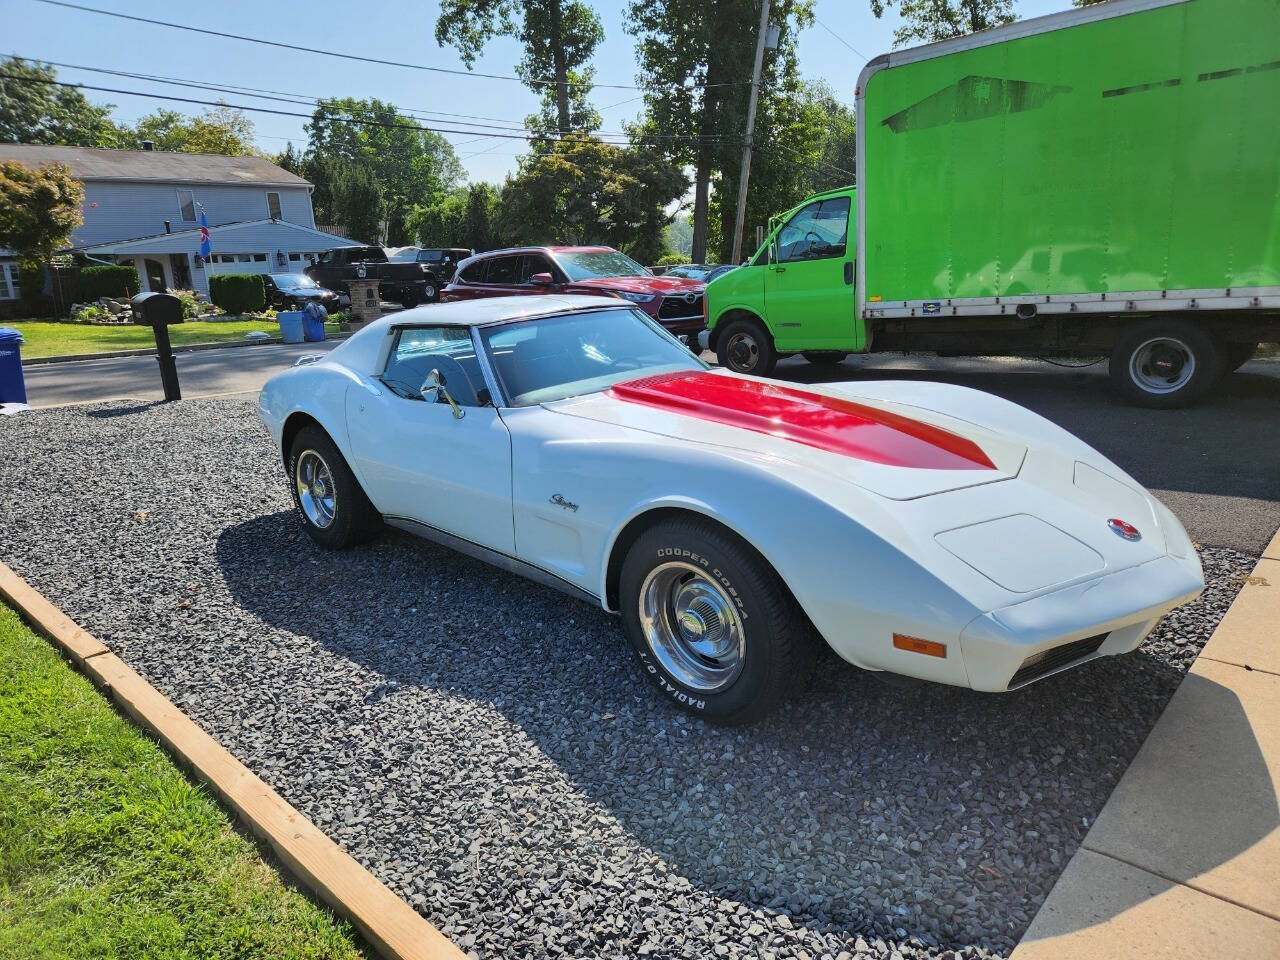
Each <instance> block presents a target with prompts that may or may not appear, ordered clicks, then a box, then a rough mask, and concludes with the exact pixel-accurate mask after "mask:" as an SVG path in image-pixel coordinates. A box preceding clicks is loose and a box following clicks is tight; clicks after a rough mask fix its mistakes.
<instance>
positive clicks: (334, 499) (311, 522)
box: [288, 424, 382, 550]
mask: <svg viewBox="0 0 1280 960" xmlns="http://www.w3.org/2000/svg"><path fill="white" fill-rule="evenodd" d="M288 466H289V475H288V476H289V491H290V493H291V494H292V495H293V506H294V509H295V510H297V511H298V516H300V517H301V518H302V526H303V528H304V529H305V530H306V531H307V535H308V536H310V537H311V539H312V540H314V541H315V542H316V543H317V544H319V545H320V546H321V547H323V548H324V549H326V550H343V549H346V548H347V547H351V546H355V545H356V544H359V543H364V542H365V541H366V540H369V539H370V538H371V537H373V536H374V534H376V533H377V532H378V528H379V527H381V526H382V518H381V517H380V516H379V515H378V512H377V510H375V509H374V507H373V504H372V503H370V502H369V498H368V497H366V496H365V493H364V490H362V489H361V488H360V483H359V481H358V480H356V478H355V474H353V473H352V472H351V468H350V467H349V466H347V461H346V459H344V458H343V456H342V453H341V452H340V451H339V450H338V447H337V445H336V444H335V443H334V442H333V441H332V440H331V439H330V438H329V435H328V434H327V433H325V432H324V430H322V429H321V428H320V427H318V426H315V425H314V424H309V425H307V426H305V427H303V428H302V429H301V430H299V431H298V434H297V436H295V437H294V438H293V443H292V445H291V446H290V448H289V462H288Z"/></svg>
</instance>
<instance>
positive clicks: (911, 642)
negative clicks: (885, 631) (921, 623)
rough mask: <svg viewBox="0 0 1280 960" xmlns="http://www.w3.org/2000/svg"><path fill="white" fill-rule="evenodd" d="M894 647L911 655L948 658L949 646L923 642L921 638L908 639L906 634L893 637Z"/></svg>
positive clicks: (896, 634)
mask: <svg viewBox="0 0 1280 960" xmlns="http://www.w3.org/2000/svg"><path fill="white" fill-rule="evenodd" d="M893 645H894V646H895V647H897V648H898V649H899V650H906V651H907V652H909V653H923V654H924V655H925V656H926V657H944V658H945V657H946V655H947V645H946V644H945V643H937V642H935V641H933V640H921V639H920V638H919V637H908V636H907V635H906V634H905V633H895V634H894V635H893Z"/></svg>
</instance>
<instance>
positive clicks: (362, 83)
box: [0, 0, 1069, 180]
mask: <svg viewBox="0 0 1280 960" xmlns="http://www.w3.org/2000/svg"><path fill="white" fill-rule="evenodd" d="M78 2H81V3H83V4H84V5H86V6H97V7H103V8H110V9H113V10H118V11H121V12H127V13H131V14H136V15H138V16H143V17H150V18H154V19H158V20H167V21H170V22H178V23H186V24H190V25H193V26H200V27H205V28H208V29H213V30H222V31H227V32H232V33H239V34H245V35H249V36H260V37H267V38H270V39H275V40H280V41H283V42H286V43H292V44H298V45H302V46H306V47H309V48H315V49H330V50H335V51H341V52H348V53H358V54H362V55H366V56H373V57H379V58H383V59H389V60H400V61H405V62H411V63H422V64H428V65H431V66H439V67H448V68H455V69H462V68H463V64H462V63H461V61H460V60H459V59H458V57H457V55H456V54H455V53H454V52H453V51H452V50H451V49H450V48H441V47H438V46H437V45H436V42H435V36H434V27H435V20H436V14H437V12H438V9H439V4H438V2H436V0H421V2H416V3H387V2H378V0H363V2H357V3H352V2H350V0H340V2H339V0H308V2H305V3H304V2H299V0H256V2H249V0H219V2H218V3H216V4H174V3H172V2H160V0H129V2H112V0H78ZM1068 3H1069V0H1021V2H1019V3H1018V9H1019V12H1020V13H1021V15H1022V16H1024V17H1027V16H1037V15H1040V14H1044V13H1051V12H1053V11H1055V10H1060V9H1064V8H1065V7H1066V6H1067V5H1068ZM592 6H593V7H594V8H595V10H596V11H597V13H598V15H599V16H600V18H601V20H602V21H603V23H604V29H605V40H604V43H602V44H601V45H600V47H599V48H598V49H597V51H596V57H595V66H596V71H597V76H596V79H597V81H598V82H599V83H602V84H635V82H636V73H637V66H636V62H635V50H634V42H633V40H632V38H631V37H630V36H629V35H628V34H626V33H625V32H624V31H623V29H622V11H623V8H624V6H625V3H624V2H623V0H596V2H594V3H593V4H592ZM816 9H817V16H818V18H819V20H820V21H821V24H817V23H815V24H814V26H812V27H811V28H809V29H808V30H806V31H804V33H803V34H802V35H801V37H800V40H799V46H798V51H799V58H800V65H801V70H802V72H803V73H804V75H805V76H806V77H810V78H821V79H824V80H826V81H827V83H829V84H830V85H831V87H832V88H833V89H835V90H836V91H837V95H838V96H841V97H842V98H843V99H846V100H849V101H852V100H853V88H854V84H855V82H856V81H857V77H858V72H859V70H861V68H862V64H863V63H864V56H875V55H876V54H878V53H883V52H884V51H886V50H888V49H889V48H890V46H891V44H892V34H893V29H894V27H895V26H896V25H897V21H896V20H894V19H891V18H889V17H886V19H884V20H877V19H875V18H874V17H873V16H872V15H871V12H870V8H869V4H868V2H867V0H818V2H817V8H816ZM355 14H363V15H365V16H366V17H368V19H369V20H370V22H371V26H369V27H367V28H363V27H361V25H360V24H358V23H356V22H355V19H354V15H355ZM0 23H3V24H4V25H5V30H4V31H3V39H2V40H0V52H2V53H5V54H18V55H20V56H25V57H29V58H34V59H41V60H50V61H56V62H61V63H71V64H81V65H84V66H90V67H100V68H107V69H115V70H129V71H135V72H141V73H149V74H153V75H163V76H166V77H176V78H181V79H186V80H196V81H199V82H207V83H221V84H231V85H237V86H250V87H257V88H262V89H271V90H278V91H285V92H289V93H299V94H303V95H306V96H311V97H318V96H353V97H378V98H380V99H383V100H389V101H391V102H393V103H395V104H397V105H399V106H401V107H405V108H417V109H423V110H437V111H449V112H452V113H464V114H475V115H479V116H483V117H486V118H495V119H497V120H500V121H507V120H509V121H512V122H513V123H514V124H518V123H519V122H520V121H521V120H522V118H523V117H525V116H526V115H527V114H529V113H531V112H532V111H533V110H534V108H535V106H536V104H537V98H536V97H535V96H534V95H533V94H532V93H531V92H529V91H528V90H527V89H525V88H524V87H523V86H522V85H521V84H519V83H516V82H512V81H505V80H492V79H486V78H480V77H451V76H447V75H443V74H433V73H427V72H423V71H418V70H408V69H404V68H397V67H389V66H381V65H375V64H364V63H356V62H352V61H346V60H340V59H337V58H334V57H321V56H315V55H311V54H307V53H302V52H292V51H286V50H276V49H272V48H268V47H263V46H260V45H258V44H251V43H245V42H242V41H237V40H229V39H222V38H218V37H208V36H201V35H198V34H192V33H187V32H184V31H177V30H173V29H170V28H167V27H161V26H153V25H148V24H140V23H131V22H126V21H122V20H117V19H114V18H109V17H104V16H100V15H97V14H92V13H84V12H80V11H76V10H68V9H64V8H60V7H51V6H47V5H45V4H42V3H37V2H35V0H0ZM822 24H825V27H824V26H823V25H822ZM827 28H830V30H828V29H827ZM833 32H834V33H835V34H838V35H839V39H837V37H836V36H833ZM842 41H843V42H842ZM846 44H847V45H848V46H846ZM850 47H853V48H856V50H857V51H859V53H854V52H853V50H851V49H850ZM519 58H520V50H519V45H518V44H517V43H516V42H515V41H513V40H509V39H497V40H494V41H493V42H491V43H490V44H489V46H488V47H487V48H486V49H485V54H484V56H483V57H482V58H481V59H480V60H479V61H477V62H476V64H475V69H476V70H477V71H481V72H487V73H500V74H510V73H511V72H512V69H513V67H514V65H515V63H516V61H517V60H518V59H519ZM59 75H60V79H63V80H70V81H73V82H78V83H88V84H94V85H97V86H107V87H117V88H123V89H130V90H146V91H153V92H158V93H168V94H172V95H176V96H190V97H194V98H197V99H218V98H219V96H220V95H218V94H209V93H207V92H203V91H191V90H183V89H179V88H174V87H169V86H164V85H160V84H155V83H150V82H146V81H140V80H130V79H124V78H119V77H108V76H103V75H100V74H94V73H88V72H85V71H83V70H74V69H66V68H61V69H59ZM86 95H87V96H89V97H90V99H92V100H94V101H96V102H104V101H105V102H111V103H115V104H116V107H117V109H116V114H117V116H119V117H121V118H123V119H125V120H136V119H137V118H138V117H139V116H141V115H143V114H145V113H149V112H151V111H152V110H154V109H155V108H156V107H158V106H169V107H170V108H172V109H176V110H179V111H181V112H188V113H199V112H200V110H201V108H200V107H197V106H192V105H184V104H164V103H163V102H160V101H156V100H150V99H147V98H143V97H133V96H121V95H117V94H103V93H95V92H91V91H87V92H86ZM639 96H640V92H639V91H638V90H626V89H597V90H595V91H593V99H594V102H595V103H596V105H597V108H598V109H600V111H601V114H602V116H603V117H604V129H606V130H620V129H621V126H620V124H621V123H622V122H623V121H624V120H629V119H632V118H634V116H635V115H636V111H637V109H638V108H639V106H640V104H639V102H637V101H636V99H635V98H638V97H639ZM222 98H223V99H226V100H228V101H232V102H238V103H243V104H254V105H260V106H267V107H273V108H280V109H285V110H297V111H300V112H305V111H306V108H305V107H304V106H296V107H295V106H289V105H284V104H279V103H270V102H266V101H261V100H254V99H251V98H249V97H247V96H245V97H237V96H233V95H222ZM250 116H251V117H252V118H253V120H254V124H255V127H256V130H257V136H258V145H259V147H261V148H262V149H263V150H268V151H272V152H275V151H278V150H281V149H283V148H284V145H285V143H286V142H287V141H288V140H289V139H292V140H293V141H294V142H295V144H299V145H300V144H301V143H303V142H304V140H305V138H304V137H303V134H302V123H303V121H302V120H300V119H294V118H291V117H279V116H270V115H266V114H250ZM434 122H436V123H437V124H438V125H440V126H446V125H447V126H456V125H469V124H472V123H476V122H488V123H492V122H494V121H493V120H486V121H465V120H448V119H445V118H440V119H439V120H438V121H434ZM430 123H431V122H430V121H428V125H430ZM479 136H480V133H470V134H451V135H449V140H450V141H451V142H453V143H454V144H455V148H456V149H457V152H458V154H459V156H460V157H461V158H462V161H463V165H464V167H465V168H466V169H467V172H468V176H469V179H471V180H501V179H502V178H503V176H504V175H505V174H506V173H507V172H508V171H510V170H512V169H513V168H514V166H515V163H516V157H517V156H518V155H519V153H520V152H521V151H522V147H523V144H522V143H521V142H520V141H517V140H502V139H493V138H489V139H478V138H479Z"/></svg>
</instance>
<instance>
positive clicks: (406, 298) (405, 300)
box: [400, 287, 421, 310]
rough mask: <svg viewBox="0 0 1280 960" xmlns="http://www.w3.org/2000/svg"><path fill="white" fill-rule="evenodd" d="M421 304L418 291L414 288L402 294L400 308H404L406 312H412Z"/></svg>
mask: <svg viewBox="0 0 1280 960" xmlns="http://www.w3.org/2000/svg"><path fill="white" fill-rule="evenodd" d="M420 302H421V301H420V300H419V298H418V291H417V290H416V289H414V288H412V287H411V288H410V289H408V290H406V291H404V293H402V294H400V306H402V307H404V308H405V309H406V310H412V309H413V308H414V307H416V306H417V305H418V304H419V303H420Z"/></svg>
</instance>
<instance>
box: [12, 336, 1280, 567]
mask: <svg viewBox="0 0 1280 960" xmlns="http://www.w3.org/2000/svg"><path fill="white" fill-rule="evenodd" d="M334 346H335V342H334V341H329V342H325V343H318V344H315V343H307V344H297V345H291V344H264V345H260V346H249V347H233V348H226V349H221V350H203V351H193V352H189V353H182V354H179V355H178V378H179V381H180V382H181V384H182V391H183V396H184V397H186V398H193V397H199V396H212V395H218V394H228V393H237V392H242V391H254V390H258V389H259V388H260V387H261V386H262V384H263V383H264V382H265V381H266V380H267V379H268V378H269V377H270V376H271V375H272V374H274V373H275V372H277V371H278V370H282V369H284V368H286V367H288V366H290V365H291V364H292V363H293V362H294V361H295V360H296V359H297V358H298V357H300V356H303V355H305V354H310V353H319V352H323V351H327V350H330V349H332V348H333V347H334ZM708 358H709V355H708ZM25 373H26V379H27V393H28V396H29V399H30V402H31V404H32V406H36V407H46V406H57V405H62V404H68V403H84V402H88V401H94V400H109V399H120V398H134V399H137V400H142V401H153V400H159V399H160V398H161V396H162V394H161V390H160V373H159V370H158V368H157V365H156V360H155V358H154V357H121V358H119V359H114V360H88V361H80V362H75V363H56V364H43V365H39V366H29V367H26V368H25ZM776 376H778V377H779V378H781V379H787V380H794V381H797V382H814V381H817V380H858V379H863V378H874V379H933V380H945V381H947V382H950V383H957V384H962V385H964V386H968V387H973V388H975V389H978V390H985V391H988V392H991V393H995V394H999V395H1000V396H1003V397H1007V398H1008V399H1010V400H1013V401H1015V402H1016V403H1020V404H1023V405H1024V406H1027V407H1030V408H1031V409H1033V410H1035V411H1037V412H1038V413H1041V414H1043V415H1044V416H1046V417H1048V418H1049V419H1050V420H1053V421H1055V422H1056V423H1059V424H1061V425H1062V426H1063V427H1065V428H1066V429H1068V430H1070V431H1071V432H1072V433H1075V434H1077V435H1079V436H1080V437H1082V438H1083V439H1084V440H1086V441H1087V442H1088V443H1090V444H1092V445H1093V446H1095V447H1097V448H1098V449H1099V450H1101V451H1102V452H1103V453H1104V454H1106V455H1107V456H1108V457H1110V458H1111V459H1113V460H1115V461H1116V463H1118V464H1120V465H1121V466H1122V467H1123V468H1124V469H1126V470H1128V471H1129V473H1131V474H1132V475H1133V476H1134V477H1135V478H1137V479H1138V480H1139V481H1140V482H1141V483H1142V484H1144V485H1145V486H1147V487H1148V488H1149V489H1151V490H1152V491H1153V492H1155V493H1156V495H1157V496H1159V497H1160V498H1161V499H1162V500H1164V501H1165V503H1167V504H1168V505H1169V507H1170V508H1171V509H1172V510H1173V511H1174V512H1175V513H1176V514H1177V515H1178V516H1179V517H1181V518H1182V521H1183V523H1184V524H1185V525H1186V527H1187V530H1188V532H1190V534H1191V536H1192V538H1193V539H1194V540H1196V541H1198V542H1200V543H1204V544H1208V545H1210V546H1222V547H1231V548H1232V549H1235V550H1241V551H1244V552H1247V553H1251V554H1253V555H1255V556H1256V555H1257V554H1259V553H1261V552H1262V549H1263V547H1265V546H1266V544H1267V542H1268V541H1269V540H1270V538H1271V536H1272V534H1273V533H1274V532H1275V530H1276V528H1277V526H1280V429H1278V427H1280V361H1275V360H1271V361H1254V362H1252V363H1249V364H1246V365H1245V366H1244V367H1243V368H1242V370H1241V371H1240V372H1239V373H1236V374H1233V375H1231V376H1230V377H1228V378H1227V379H1226V380H1224V381H1223V383H1222V384H1220V385H1219V387H1218V388H1217V390H1216V391H1214V392H1213V393H1212V394H1211V395H1210V396H1209V398H1208V399H1207V401H1206V402H1205V403H1203V404H1202V405H1200V406H1198V407H1194V408H1192V409H1189V410H1176V411H1165V410H1142V409H1138V408H1136V407H1130V406H1126V405H1125V404H1123V403H1121V402H1120V401H1119V400H1118V399H1116V397H1115V396H1114V395H1113V394H1112V392H1111V391H1110V389H1109V388H1108V385H1107V380H1106V365H1105V364H1104V363H1100V364H1097V365H1095V366H1092V367H1083V368H1066V367H1059V366H1053V365H1050V364H1047V363H1044V362H1040V361H1033V360H1016V359H1011V358H998V357H997V358H970V357H965V358H947V359H942V358H938V357H934V356H930V355H915V354H911V355H906V356H903V355H898V354H873V355H871V356H864V357H852V358H850V359H848V360H846V361H845V362H844V363H842V364H839V365H838V366H835V367H815V366H813V365H811V364H809V363H807V362H806V361H804V360H801V359H798V358H793V359H790V360H784V361H782V362H781V363H780V364H779V365H778V370H777V373H776Z"/></svg>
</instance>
